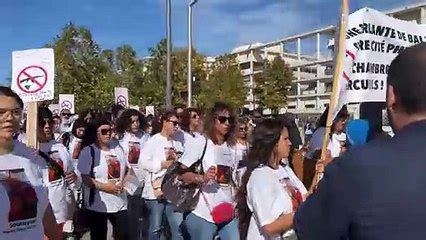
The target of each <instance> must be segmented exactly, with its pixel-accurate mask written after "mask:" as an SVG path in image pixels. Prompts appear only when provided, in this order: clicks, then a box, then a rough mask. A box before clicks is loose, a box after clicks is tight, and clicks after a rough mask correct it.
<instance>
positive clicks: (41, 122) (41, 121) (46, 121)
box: [38, 118, 55, 126]
mask: <svg viewBox="0 0 426 240" xmlns="http://www.w3.org/2000/svg"><path fill="white" fill-rule="evenodd" d="M54 123H55V122H54V121H53V119H46V118H39V119H38V125H39V126H45V125H46V124H47V125H49V126H50V125H53V124H54Z"/></svg>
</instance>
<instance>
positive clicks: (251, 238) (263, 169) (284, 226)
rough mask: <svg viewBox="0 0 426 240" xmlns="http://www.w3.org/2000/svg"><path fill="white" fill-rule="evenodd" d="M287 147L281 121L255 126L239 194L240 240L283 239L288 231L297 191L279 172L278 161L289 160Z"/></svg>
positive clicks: (288, 143) (285, 134)
mask: <svg viewBox="0 0 426 240" xmlns="http://www.w3.org/2000/svg"><path fill="white" fill-rule="evenodd" d="M290 146H291V143H290V140H289V137H288V131H287V128H286V127H284V125H283V123H282V122H281V121H279V120H276V119H264V120H263V121H261V122H260V123H259V124H257V125H256V128H255V129H254V132H253V135H252V146H251V148H250V151H249V153H248V157H247V171H246V172H245V174H244V176H243V180H242V185H241V187H240V189H239V192H238V205H237V206H238V216H239V226H240V234H241V239H248V240H261V239H268V240H271V239H283V238H284V237H283V234H284V233H285V232H286V231H288V230H290V229H291V227H292V225H293V213H294V209H295V208H296V207H297V206H295V205H297V204H296V203H297V202H296V203H295V202H294V201H292V199H293V198H295V196H297V192H296V190H295V188H294V187H293V185H292V184H289V181H287V179H286V178H282V177H283V174H282V172H280V164H281V159H283V158H286V157H288V154H289V153H290ZM298 196H299V202H301V201H302V200H301V197H300V194H299V195H298Z"/></svg>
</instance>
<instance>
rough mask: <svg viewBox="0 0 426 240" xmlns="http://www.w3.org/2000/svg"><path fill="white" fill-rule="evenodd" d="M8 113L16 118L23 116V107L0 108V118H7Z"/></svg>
mask: <svg viewBox="0 0 426 240" xmlns="http://www.w3.org/2000/svg"><path fill="white" fill-rule="evenodd" d="M7 113H10V114H11V115H12V116H13V117H14V118H20V117H21V116H22V109H20V108H16V109H0V118H5V117H6V114H7Z"/></svg>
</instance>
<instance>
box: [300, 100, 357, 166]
mask: <svg viewBox="0 0 426 240" xmlns="http://www.w3.org/2000/svg"><path fill="white" fill-rule="evenodd" d="M327 115H328V108H327V109H326V110H325V111H324V113H323V114H322V115H321V118H320V119H319V120H318V126H319V127H318V128H317V129H316V130H315V132H314V134H313V135H312V138H311V140H310V142H309V145H308V151H307V153H306V158H308V159H313V160H316V159H317V158H318V157H319V156H318V155H319V154H318V153H319V151H320V150H321V146H322V140H323V139H324V133H325V127H326V122H327ZM348 118H349V112H348V110H347V108H346V105H345V106H343V107H342V109H341V110H340V111H339V113H338V114H337V116H336V118H335V119H334V121H333V125H332V126H331V132H330V136H331V137H330V142H329V144H328V147H327V149H328V150H329V152H330V155H331V158H336V157H338V156H339V155H340V153H341V151H342V148H341V144H340V141H339V140H338V138H337V135H338V134H341V133H342V132H343V131H344V130H345V127H346V121H347V120H348ZM325 164H327V163H325Z"/></svg>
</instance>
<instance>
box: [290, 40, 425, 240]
mask: <svg viewBox="0 0 426 240" xmlns="http://www.w3.org/2000/svg"><path fill="white" fill-rule="evenodd" d="M425 66H426V42H423V43H420V44H418V45H415V46H412V47H409V48H406V49H405V50H404V51H402V53H400V54H399V55H398V56H397V57H396V58H395V59H394V60H393V61H392V63H391V65H390V68H389V73H388V76H387V96H386V107H387V111H388V114H389V118H390V120H391V125H392V128H393V130H394V131H395V136H394V137H393V138H392V139H377V140H375V141H371V142H369V143H367V144H366V145H364V146H362V147H355V148H353V149H351V150H349V151H348V152H347V153H346V154H344V155H343V156H341V157H339V158H337V159H335V160H334V161H333V162H332V163H331V164H329V165H328V166H327V168H326V169H325V174H324V178H323V179H322V180H321V181H320V183H319V187H318V190H317V192H316V193H315V194H313V195H311V196H310V197H309V198H308V199H307V201H306V202H305V203H304V204H302V206H301V207H300V208H299V210H298V211H297V212H296V215H295V221H294V225H295V229H296V233H297V235H298V238H299V239H300V240H305V239H318V240H321V239H324V240H334V239H336V240H337V239H350V240H358V239H359V240H361V239H384V240H385V239H386V240H392V239H395V240H396V239H424V237H425V236H426V228H425V226H424V222H425V221H426V208H425V207H424V202H426V174H425V171H424V169H426V161H425V156H426V145H425V137H426V82H425V76H426V67H425Z"/></svg>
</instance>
